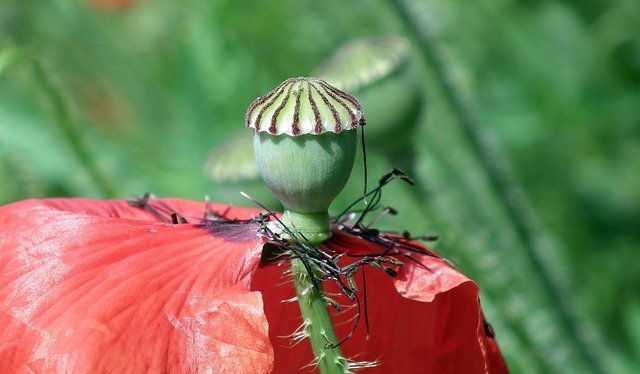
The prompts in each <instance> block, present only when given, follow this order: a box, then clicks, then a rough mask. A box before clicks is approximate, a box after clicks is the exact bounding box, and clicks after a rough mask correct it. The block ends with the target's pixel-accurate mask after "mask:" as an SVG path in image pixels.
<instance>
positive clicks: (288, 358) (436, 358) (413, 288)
mask: <svg viewBox="0 0 640 374" xmlns="http://www.w3.org/2000/svg"><path fill="white" fill-rule="evenodd" d="M399 240H401V239H399ZM411 245H414V246H415V245H416V244H415V243H411ZM327 246H328V247H330V248H331V249H333V250H336V251H346V252H348V253H350V254H364V253H370V254H371V253H380V252H381V251H383V250H384V248H381V247H379V246H377V245H375V244H371V243H369V242H366V241H365V240H362V239H360V238H357V237H355V236H351V235H348V234H346V233H343V232H339V231H335V232H334V237H333V238H332V239H330V242H329V243H327ZM344 258H345V259H346V257H344ZM412 258H413V260H409V259H408V258H406V259H405V260H403V263H404V266H402V267H400V268H399V272H398V275H397V277H396V278H395V279H390V277H389V276H388V275H387V274H386V273H385V272H383V271H382V270H379V269H374V268H367V269H366V277H365V281H364V283H366V292H367V297H366V310H367V314H368V321H369V327H370V329H369V333H370V334H369V336H367V331H366V328H365V323H364V313H365V310H364V308H365V306H364V303H365V302H364V293H363V292H364V286H363V282H362V280H361V279H358V280H359V282H358V287H359V297H360V300H361V311H360V313H361V319H360V323H359V326H358V327H357V328H356V330H355V332H354V333H353V335H352V336H351V337H350V338H349V339H348V340H346V341H345V342H344V343H343V344H342V345H341V348H342V350H343V352H344V354H345V355H346V357H349V358H352V359H353V360H355V361H378V362H379V363H380V365H378V366H377V367H375V368H373V369H368V370H367V371H366V372H367V373H507V372H508V369H507V367H506V365H505V363H504V360H503V359H502V356H501V354H500V350H499V349H498V347H497V344H496V343H495V341H494V340H493V339H492V338H491V337H489V336H487V334H486V333H485V329H484V324H483V317H482V312H481V310H480V303H479V289H478V286H477V285H476V284H475V283H474V282H473V281H471V280H470V279H469V278H467V277H466V276H464V275H463V274H461V273H459V272H457V271H456V270H454V269H452V268H451V267H450V266H449V265H447V264H446V263H445V261H443V260H442V259H439V258H434V257H430V256H425V255H417V254H415V253H414V254H413V256H412ZM351 261H353V259H352V260H351ZM347 263H348V262H345V265H346V264H347ZM274 279H280V280H281V282H285V281H286V280H287V278H283V277H282V275H281V270H279V269H277V268H275V267H265V268H264V269H262V270H261V271H259V272H257V273H256V275H255V277H254V279H253V284H254V289H257V290H260V291H262V292H263V295H264V303H265V308H266V313H267V318H268V320H269V325H270V329H269V335H270V337H271V339H272V341H273V342H274V349H275V370H274V371H275V372H287V370H291V368H296V367H297V368H302V367H304V366H306V365H308V364H309V362H311V360H312V359H313V354H312V352H311V349H310V347H309V345H308V344H304V343H301V344H297V345H293V346H292V344H291V339H290V338H288V337H287V338H283V337H284V336H287V335H290V334H291V333H292V332H293V331H295V330H296V329H297V328H298V327H299V326H300V320H301V319H300V318H301V317H300V313H299V311H298V306H297V304H296V303H280V302H279V301H280V300H285V299H289V298H292V297H294V296H295V294H294V292H293V290H292V289H291V287H275V288H274V287H272V286H269V283H268V282H269V280H270V282H271V284H273V283H274ZM275 283H278V282H277V281H276V282H275ZM325 285H326V292H327V293H329V294H331V293H334V294H335V293H338V290H337V288H336V287H334V286H332V285H331V283H330V282H325ZM333 314H334V321H341V323H338V326H337V333H338V336H339V338H340V337H346V336H348V334H349V333H350V331H351V329H352V327H353V323H354V321H353V320H351V321H345V316H340V313H337V312H335V311H334V313H333ZM342 314H346V315H347V316H351V317H353V316H354V315H356V314H357V312H356V311H355V310H352V311H350V312H345V313H342Z"/></svg>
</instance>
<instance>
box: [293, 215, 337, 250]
mask: <svg viewBox="0 0 640 374" xmlns="http://www.w3.org/2000/svg"><path fill="white" fill-rule="evenodd" d="M282 222H283V223H284V225H285V226H287V227H289V228H291V229H292V230H293V232H294V233H296V234H297V233H299V234H302V235H303V236H304V240H305V241H308V242H309V243H311V244H313V245H318V244H320V243H322V242H323V241H325V240H327V239H329V238H330V237H331V230H330V228H329V212H327V211H324V212H318V213H298V212H294V211H291V210H288V209H287V210H285V211H284V214H283V215H282Z"/></svg>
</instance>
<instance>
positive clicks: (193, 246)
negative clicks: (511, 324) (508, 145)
mask: <svg viewBox="0 0 640 374" xmlns="http://www.w3.org/2000/svg"><path fill="white" fill-rule="evenodd" d="M156 206H157V207H160V208H159V210H162V211H161V212H159V210H152V211H149V210H145V209H141V208H140V207H139V206H132V205H131V204H128V203H127V202H126V201H124V200H112V201H102V200H91V199H48V200H27V201H22V202H17V203H13V204H10V205H6V206H4V207H0V326H2V329H0V372H3V373H6V372H11V373H20V372H37V373H49V372H92V373H100V372H180V373H186V372H233V373H267V372H276V373H284V372H297V371H299V370H300V369H301V368H303V367H307V368H308V370H309V371H311V370H313V365H312V364H311V363H312V361H313V358H314V357H313V354H312V352H311V349H310V347H309V344H307V343H306V342H305V341H301V342H298V343H297V344H295V343H294V342H293V341H292V338H291V335H292V333H294V332H295V331H296V329H297V328H298V327H299V326H300V324H301V319H300V318H301V317H300V311H299V309H298V307H297V305H296V303H295V302H284V301H285V300H289V299H291V298H292V297H293V296H294V295H295V291H294V289H293V286H292V284H291V282H290V279H288V278H290V275H287V272H286V269H287V267H286V266H281V265H282V264H283V263H286V262H287V261H286V258H282V259H281V260H280V261H269V260H268V257H269V256H267V255H265V254H266V252H267V251H266V249H267V248H268V246H266V245H265V241H266V239H265V237H264V236H263V235H259V231H260V228H261V227H260V226H261V223H260V220H257V219H252V218H255V217H257V216H258V215H259V214H260V211H257V210H253V209H244V208H234V207H228V206H223V205H215V204H212V205H208V204H205V203H202V202H192V201H185V200H178V199H163V200H159V201H157V202H156ZM205 212H208V218H206V217H205V218H206V219H203V215H204V213H205ZM152 213H155V215H154V214H152ZM159 218H160V219H163V218H166V219H164V220H165V221H169V222H162V221H159ZM185 222H190V223H185ZM345 228H346V226H345ZM394 240H395V241H397V242H398V243H400V244H401V245H403V246H405V247H407V248H415V249H421V250H424V251H425V252H424V253H430V252H428V249H426V248H425V247H423V246H422V245H420V244H418V243H415V242H413V241H411V240H409V239H405V238H403V237H394ZM325 246H326V248H327V249H328V250H331V251H335V252H336V253H342V254H345V257H344V258H345V259H347V262H348V261H351V262H355V261H358V259H361V258H363V257H358V256H360V255H362V254H365V255H366V254H367V253H371V252H380V251H381V250H384V248H383V247H381V246H380V245H379V244H376V243H375V242H373V241H371V240H366V238H361V237H359V236H357V235H354V234H353V232H351V231H349V230H346V231H345V230H341V229H340V228H339V227H338V228H335V229H334V235H333V237H332V238H331V239H329V240H328V241H327V242H326V243H325ZM263 252H264V253H263ZM403 263H404V265H403V266H398V265H397V264H395V265H394V264H393V263H389V264H382V265H384V266H380V268H375V267H367V268H363V269H364V270H363V272H364V275H362V276H355V277H354V279H355V280H356V282H357V288H358V295H359V298H358V299H359V300H360V308H356V307H353V308H351V309H349V308H345V310H343V311H342V312H337V311H333V314H334V319H335V320H336V321H340V320H341V319H342V321H341V323H339V324H338V325H337V326H336V331H337V334H338V336H340V337H343V338H345V341H344V342H343V343H342V344H341V348H342V350H343V352H344V353H345V355H346V356H347V357H349V358H352V359H355V360H359V361H360V360H366V361H376V362H378V363H379V365H378V366H376V367H374V368H372V369H370V371H371V372H402V373H412V372H420V373H429V372H438V373H440V372H447V373H452V372H464V373H482V372H491V373H502V372H506V371H507V369H506V366H505V364H504V361H503V360H502V357H501V355H500V352H499V349H498V348H497V345H496V343H495V341H494V340H493V337H492V334H490V333H489V332H488V331H487V329H486V324H485V322H484V319H483V317H482V312H481V310H480V305H479V300H478V286H477V285H476V284H475V283H474V282H473V281H471V280H470V279H468V278H467V277H465V276H464V275H462V274H461V273H459V272H457V271H456V270H454V269H452V268H451V267H450V266H449V265H448V264H447V263H446V262H445V261H443V260H442V259H440V258H438V257H436V256H429V255H421V254H418V253H417V252H415V253H414V255H413V256H412V255H411V254H409V255H407V256H406V260H405V261H403ZM384 269H391V270H386V271H385V270H384ZM358 274H360V273H358ZM390 275H393V276H395V277H393V276H390ZM362 278H364V282H363V279H362ZM324 283H326V285H325V286H326V292H327V293H328V294H331V293H335V292H337V291H338V290H337V289H336V286H335V285H332V284H331V282H328V281H327V282H324ZM364 293H366V295H364ZM344 316H350V317H349V318H351V319H350V320H346V321H345V320H344V318H345V317H344ZM358 317H360V318H359V322H356V320H357V319H358Z"/></svg>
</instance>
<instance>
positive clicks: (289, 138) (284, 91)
mask: <svg viewBox="0 0 640 374" xmlns="http://www.w3.org/2000/svg"><path fill="white" fill-rule="evenodd" d="M362 124H364V116H363V114H362V109H361V106H360V103H359V102H358V100H357V99H356V98H355V97H353V96H351V95H349V94H347V93H345V92H342V91H340V90H338V89H337V88H335V87H333V86H331V85H329V84H328V83H327V82H325V81H323V80H320V79H317V78H290V79H288V80H286V81H284V82H283V83H282V84H280V85H279V86H278V87H276V88H275V89H274V90H273V91H271V92H269V93H267V94H266V95H264V96H262V97H259V98H258V99H256V100H255V101H254V102H253V103H252V104H251V105H250V106H249V109H247V115H246V118H245V125H246V126H247V127H250V128H252V129H253V131H254V140H253V146H254V152H255V157H256V163H257V165H258V170H259V172H260V175H261V176H262V179H263V180H264V182H265V184H266V185H267V187H269V189H270V190H271V191H272V192H273V194H274V195H276V197H278V199H279V200H280V201H281V202H282V205H283V206H284V208H285V212H284V215H283V219H282V220H283V222H284V224H285V225H287V226H288V227H290V228H291V229H292V230H293V231H294V232H296V231H297V232H299V233H300V234H302V235H304V237H305V238H307V239H308V240H309V241H310V242H312V243H320V242H322V241H323V240H325V239H327V238H329V237H330V236H331V231H330V228H329V213H328V209H329V205H330V204H331V202H332V201H333V200H334V199H335V197H336V196H337V195H338V193H339V192H340V191H341V190H342V189H343V188H344V186H345V184H346V182H347V180H348V179H349V174H351V169H352V168H353V161H354V158H355V152H356V143H357V139H356V127H357V126H358V125H362Z"/></svg>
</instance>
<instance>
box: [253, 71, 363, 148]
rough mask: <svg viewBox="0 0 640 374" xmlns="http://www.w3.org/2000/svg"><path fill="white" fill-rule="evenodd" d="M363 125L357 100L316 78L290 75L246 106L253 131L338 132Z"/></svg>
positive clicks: (278, 132) (277, 133) (276, 132)
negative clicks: (291, 76)
mask: <svg viewBox="0 0 640 374" xmlns="http://www.w3.org/2000/svg"><path fill="white" fill-rule="evenodd" d="M362 124H364V116H363V114H362V107H361V106H360V102H358V99H356V98H355V97H353V96H351V95H349V94H347V93H345V92H343V91H340V90H339V89H337V88H335V87H333V86H331V85H330V84H329V83H327V82H325V81H323V80H321V79H318V78H304V77H303V78H289V79H287V80H286V81H284V82H283V83H282V84H280V85H279V86H278V87H276V88H275V89H274V90H273V91H271V92H269V93H268V94H266V95H264V96H261V97H259V98H257V99H256V100H255V101H254V102H253V103H251V105H250V106H249V109H247V115H246V117H245V125H246V126H247V127H250V128H252V129H253V130H254V132H260V131H264V132H268V133H270V134H273V135H282V134H287V135H291V136H298V135H305V134H318V135H319V134H322V133H325V132H327V131H329V132H333V133H336V134H339V133H340V132H342V131H344V130H352V129H355V128H356V126H358V125H362Z"/></svg>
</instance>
